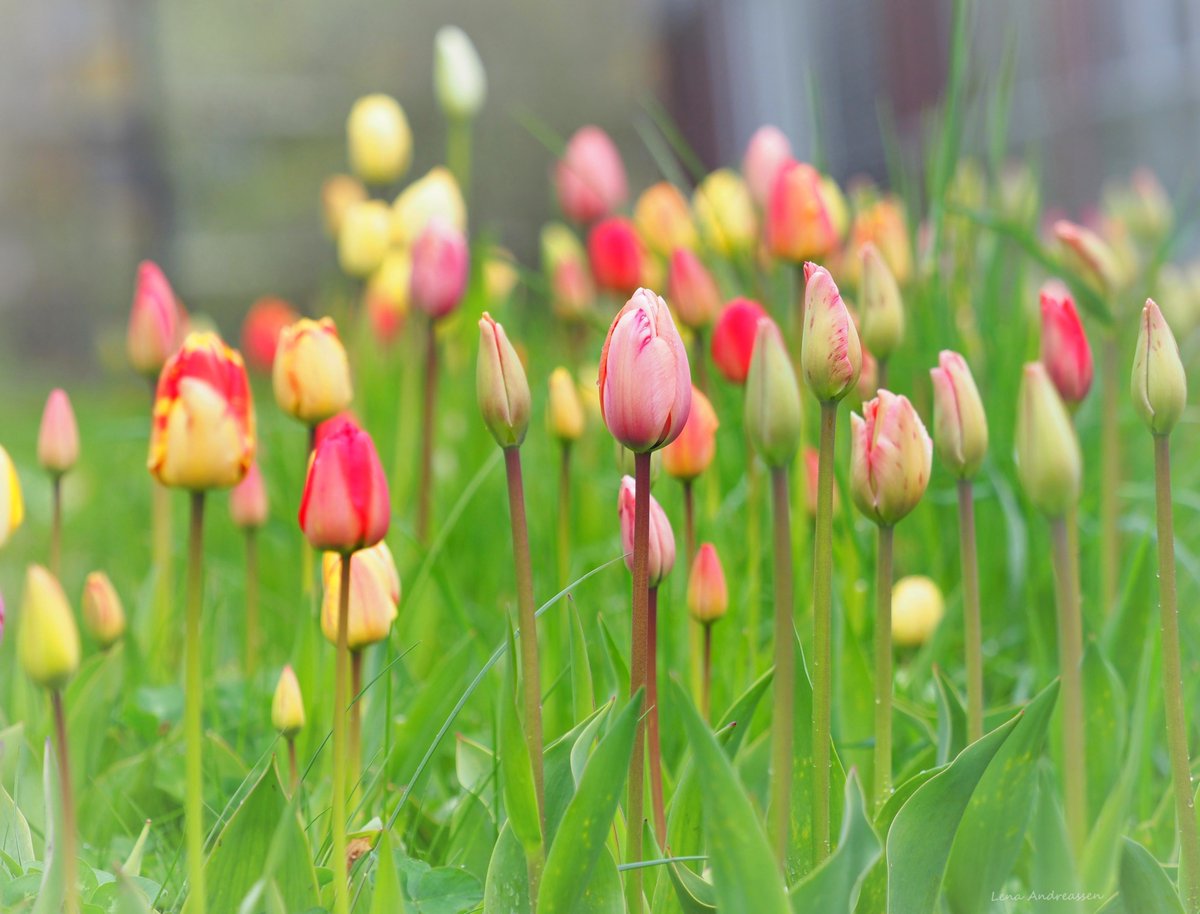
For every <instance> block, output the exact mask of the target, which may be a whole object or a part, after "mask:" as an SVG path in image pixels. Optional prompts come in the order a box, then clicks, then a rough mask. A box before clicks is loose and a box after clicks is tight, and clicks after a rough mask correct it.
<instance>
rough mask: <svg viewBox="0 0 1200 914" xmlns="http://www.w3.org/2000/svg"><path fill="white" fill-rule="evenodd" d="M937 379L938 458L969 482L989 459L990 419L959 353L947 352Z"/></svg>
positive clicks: (933, 374)
mask: <svg viewBox="0 0 1200 914" xmlns="http://www.w3.org/2000/svg"><path fill="white" fill-rule="evenodd" d="M929 375H930V377H931V378H932V379H933V433H934V440H935V443H936V444H937V449H938V456H939V457H940V458H941V460H942V463H944V464H945V465H946V467H947V468H948V469H949V470H950V472H952V473H953V474H954V475H955V476H958V477H959V478H961V479H969V478H970V477H972V476H974V475H975V474H976V473H977V472H979V467H980V465H981V464H982V463H983V458H984V457H985V456H986V455H987V448H988V427H987V415H986V414H985V413H984V411H983V401H982V400H980V398H979V390H978V388H976V386H975V379H974V378H973V377H972V376H971V369H970V368H969V367H968V366H967V362H966V359H964V358H963V357H962V356H961V355H959V354H958V353H957V352H951V351H950V350H948V349H943V350H942V351H941V353H940V354H939V355H938V367H937V368H931V369H929Z"/></svg>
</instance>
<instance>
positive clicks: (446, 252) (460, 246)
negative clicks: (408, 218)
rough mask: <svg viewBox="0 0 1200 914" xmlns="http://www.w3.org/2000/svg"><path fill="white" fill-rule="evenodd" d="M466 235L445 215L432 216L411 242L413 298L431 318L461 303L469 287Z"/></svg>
mask: <svg viewBox="0 0 1200 914" xmlns="http://www.w3.org/2000/svg"><path fill="white" fill-rule="evenodd" d="M469 262H470V253H469V251H468V250H467V239H466V238H465V237H464V235H463V233H462V232H460V231H459V230H458V229H457V228H455V227H454V226H452V225H450V223H448V222H446V221H445V220H443V219H432V220H430V222H429V224H428V225H427V226H425V229H424V230H423V231H422V232H421V234H420V235H419V236H417V240H416V241H415V242H414V243H413V246H412V277H411V279H410V280H409V282H410V285H409V290H410V292H411V295H412V302H413V304H414V305H416V306H417V307H418V308H420V309H421V310H422V311H424V312H425V313H426V314H428V315H429V316H430V317H431V318H433V319H435V320H436V319H437V318H439V317H445V316H446V315H447V314H449V313H450V312H451V311H453V310H454V309H455V308H457V307H458V304H459V302H461V301H462V297H463V293H465V292H466V289H467V274H468V269H469Z"/></svg>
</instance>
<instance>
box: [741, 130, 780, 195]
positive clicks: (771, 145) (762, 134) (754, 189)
mask: <svg viewBox="0 0 1200 914" xmlns="http://www.w3.org/2000/svg"><path fill="white" fill-rule="evenodd" d="M791 160H792V144H791V141H789V140H788V138H787V137H786V136H785V135H784V133H783V131H782V130H780V129H779V128H778V127H774V126H772V125H770V124H764V125H763V126H762V127H759V128H758V129H757V130H755V131H754V134H753V135H752V136H751V137H750V142H749V143H747V144H746V152H745V154H744V155H743V156H742V177H744V178H745V179H746V186H747V187H748V188H749V189H750V196H751V197H753V198H754V202H755V203H757V204H758V205H759V207H760V208H762V209H766V208H767V201H768V199H770V196H771V188H772V187H774V186H775V177H776V176H777V175H778V174H779V169H780V168H782V167H783V166H784V165H786V164H787V163H788V162H790V161H791Z"/></svg>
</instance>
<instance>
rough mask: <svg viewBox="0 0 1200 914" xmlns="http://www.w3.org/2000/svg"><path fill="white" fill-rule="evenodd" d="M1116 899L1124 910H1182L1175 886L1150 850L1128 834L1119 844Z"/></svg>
mask: <svg viewBox="0 0 1200 914" xmlns="http://www.w3.org/2000/svg"><path fill="white" fill-rule="evenodd" d="M1119 878H1120V896H1119V897H1120V901H1121V904H1122V905H1123V906H1124V910H1125V911H1127V912H1128V914H1141V912H1143V911H1144V912H1146V914H1150V912H1153V914H1183V905H1182V904H1181V903H1180V901H1179V896H1178V895H1176V894H1175V886H1173V885H1172V884H1171V880H1170V878H1168V876H1167V874H1166V873H1164V872H1163V868H1162V867H1161V866H1159V865H1158V861H1157V860H1155V859H1154V857H1152V856H1151V855H1150V852H1149V851H1148V850H1146V849H1145V848H1144V847H1142V846H1141V845H1140V844H1138V843H1137V842H1136V841H1133V840H1131V839H1129V838H1126V839H1125V840H1124V841H1123V843H1122V847H1121V871H1120V877H1119Z"/></svg>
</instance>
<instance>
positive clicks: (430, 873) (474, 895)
mask: <svg viewBox="0 0 1200 914" xmlns="http://www.w3.org/2000/svg"><path fill="white" fill-rule="evenodd" d="M408 888H409V892H410V895H411V898H412V902H413V908H414V910H415V911H416V914H463V912H465V911H471V910H474V909H475V908H476V907H477V906H478V904H479V902H480V900H481V899H482V897H483V892H482V891H481V890H480V887H479V880H478V879H476V878H475V877H474V876H472V875H471V874H470V873H468V872H467V871H466V870H460V869H457V868H456V867H452V866H438V867H434V868H433V869H431V870H427V871H425V872H423V873H421V874H420V875H419V876H418V877H417V878H416V879H413V878H410V879H409V882H408Z"/></svg>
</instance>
